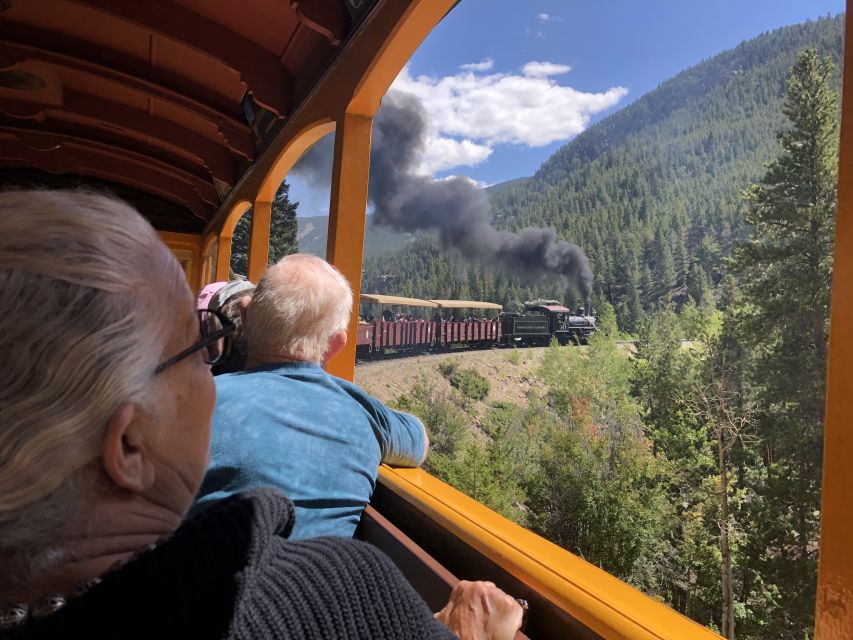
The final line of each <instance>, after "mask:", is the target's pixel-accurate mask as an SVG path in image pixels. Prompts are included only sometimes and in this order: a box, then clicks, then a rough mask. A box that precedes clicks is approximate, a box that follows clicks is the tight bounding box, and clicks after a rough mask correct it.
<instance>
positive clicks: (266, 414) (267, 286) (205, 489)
mask: <svg viewBox="0 0 853 640" xmlns="http://www.w3.org/2000/svg"><path fill="white" fill-rule="evenodd" d="M351 309H352V291H351V290H350V287H349V284H348V283H347V281H346V279H345V278H344V277H343V276H342V275H341V273H340V272H339V271H338V270H337V269H335V268H334V267H333V266H331V265H330V264H328V263H327V262H326V261H325V260H321V259H320V258H316V257H314V256H309V255H301V254H300V255H293V256H287V257H286V258H284V259H282V260H281V261H279V262H278V263H277V264H275V265H273V266H271V267H270V268H269V269H268V270H267V272H266V274H264V277H263V278H262V279H261V282H260V283H259V284H258V287H257V289H256V290H255V293H254V295H253V297H252V300H251V302H250V303H249V306H248V308H247V310H246V320H245V327H244V329H245V332H246V337H247V340H248V348H249V358H248V368H247V369H246V370H244V371H242V372H239V373H233V374H226V375H223V376H218V377H217V378H216V389H217V399H216V411H215V413H214V416H213V438H212V443H211V464H210V467H209V469H208V471H207V475H206V476H205V479H204V483H203V484H202V487H201V491H200V492H199V496H198V501H199V502H198V503H197V505H196V508H197V509H201V508H205V505H207V504H209V503H210V502H212V501H214V500H216V499H218V498H222V497H225V496H227V495H230V494H231V493H234V492H237V491H241V490H244V489H247V488H249V487H254V486H263V485H270V486H275V487H279V488H281V489H283V490H284V492H285V493H287V495H288V496H289V497H290V498H291V500H293V502H294V504H295V505H296V526H295V528H294V530H293V537H294V538H306V537H310V536H317V535H341V536H352V534H353V533H354V532H355V528H356V526H357V525H358V522H359V519H360V518H361V514H362V511H363V510H364V506H365V504H367V502H368V501H369V500H370V496H371V494H372V493H373V489H374V486H375V484H376V476H377V474H378V467H379V464H380V463H381V462H386V463H388V464H393V465H399V466H408V467H415V466H418V465H419V464H420V463H421V462H423V460H424V458H425V457H426V452H427V446H428V441H427V437H426V432H425V430H424V426H423V425H422V424H421V422H420V421H419V420H418V419H417V418H415V417H414V416H411V415H409V414H406V413H401V412H398V411H393V410H391V409H389V408H387V407H385V406H384V405H383V404H382V403H381V402H379V401H378V400H376V399H375V398H372V397H370V396H369V395H367V394H366V393H365V392H364V391H363V390H362V389H360V388H359V387H358V386H356V385H355V384H353V383H351V382H348V381H346V380H342V379H340V378H336V377H334V376H331V375H329V374H327V373H326V372H325V371H324V370H323V365H324V364H325V363H326V361H327V360H328V359H330V358H331V357H332V356H334V355H335V354H337V353H338V352H339V351H340V350H341V349H342V348H343V347H344V345H345V344H346V341H347V331H346V328H347V324H348V322H349V316H350V311H351Z"/></svg>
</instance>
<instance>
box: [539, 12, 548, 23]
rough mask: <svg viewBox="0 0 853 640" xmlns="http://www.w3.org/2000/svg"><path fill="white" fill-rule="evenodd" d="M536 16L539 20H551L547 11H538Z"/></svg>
mask: <svg viewBox="0 0 853 640" xmlns="http://www.w3.org/2000/svg"><path fill="white" fill-rule="evenodd" d="M536 17H537V18H538V19H539V22H548V21H549V20H551V16H549V15H548V14H547V13H540V14H538V15H537V16H536Z"/></svg>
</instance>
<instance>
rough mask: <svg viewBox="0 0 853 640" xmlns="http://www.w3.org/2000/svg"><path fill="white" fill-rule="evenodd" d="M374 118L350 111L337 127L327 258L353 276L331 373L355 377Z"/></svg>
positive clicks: (347, 276) (342, 270)
mask: <svg viewBox="0 0 853 640" xmlns="http://www.w3.org/2000/svg"><path fill="white" fill-rule="evenodd" d="M372 122H373V119H372V118H370V117H367V116H362V115H356V114H351V113H347V114H344V116H343V117H342V118H341V119H339V120H338V122H337V127H336V129H335V158H334V162H333V165H332V193H331V201H330V203H329V232H328V240H327V242H326V260H328V261H329V262H331V263H332V264H333V265H335V266H336V267H337V268H338V269H340V270H341V273H343V274H344V276H345V277H346V278H347V280H349V283H350V286H352V293H353V310H352V316H351V317H350V322H349V327H348V334H349V339H348V340H347V344H346V347H344V349H343V350H342V351H341V352H340V353H339V354H338V355H337V356H336V357H335V358H333V359H332V360H331V361H330V362H329V363H328V366H327V369H328V371H329V373H331V374H333V375H336V376H339V377H341V378H346V379H347V380H352V377H353V374H354V373H355V342H356V337H357V336H358V300H359V295H360V294H361V266H362V258H363V253H364V225H365V221H366V214H367V180H368V177H369V174H370V134H371V125H372Z"/></svg>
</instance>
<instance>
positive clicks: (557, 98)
mask: <svg viewBox="0 0 853 640" xmlns="http://www.w3.org/2000/svg"><path fill="white" fill-rule="evenodd" d="M569 69H570V67H568V66H567V65H562V64H555V63H551V62H528V63H527V64H526V65H524V66H523V67H522V72H521V74H517V73H516V74H513V73H489V74H484V73H476V72H475V71H468V70H465V71H460V72H459V73H457V74H456V75H451V76H444V77H430V76H418V77H417V78H414V77H412V76H411V74H410V73H409V69H408V67H405V68H404V69H403V71H402V72H401V73H400V75H399V76H398V77H397V79H396V80H395V81H394V84H393V85H392V89H397V90H399V91H405V92H407V93H411V94H414V95H415V96H417V97H418V98H420V100H421V102H422V103H423V105H424V108H425V110H426V113H427V114H428V119H429V122H428V133H427V138H428V139H427V144H426V152H425V154H424V158H423V160H422V163H421V170H422V171H423V172H424V173H428V174H433V173H435V172H436V171H443V170H447V169H452V168H454V167H459V166H474V165H476V164H479V163H481V162H483V161H485V160H486V159H487V158H488V157H489V155H490V154H491V153H492V151H493V149H494V148H495V147H496V146H497V145H501V144H515V145H523V146H527V147H540V146H544V145H547V144H550V143H552V142H557V141H561V140H568V139H570V138H572V137H574V136H576V135H577V134H579V133H580V132H581V131H583V130H584V129H585V128H586V127H587V126H588V125H589V121H590V118H591V117H592V116H593V115H594V114H596V113H598V112H600V111H603V110H605V109H608V108H610V107H612V106H614V105H616V104H617V103H618V102H619V101H620V100H621V99H622V98H623V97H625V95H626V94H627V93H628V90H627V89H625V88H623V87H611V88H609V89H607V90H606V91H603V92H601V93H590V92H584V91H578V90H577V89H573V88H572V87H569V86H564V85H561V84H559V83H558V82H557V81H556V80H555V79H554V78H552V77H551V76H555V75H559V74H563V73H566V72H568V71H569Z"/></svg>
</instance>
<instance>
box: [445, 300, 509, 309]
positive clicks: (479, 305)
mask: <svg viewBox="0 0 853 640" xmlns="http://www.w3.org/2000/svg"><path fill="white" fill-rule="evenodd" d="M430 302H434V303H435V304H437V305H438V306H439V307H443V308H444V309H499V310H500V309H503V306H501V305H499V304H495V303H494V302H478V301H477V300H430Z"/></svg>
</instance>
